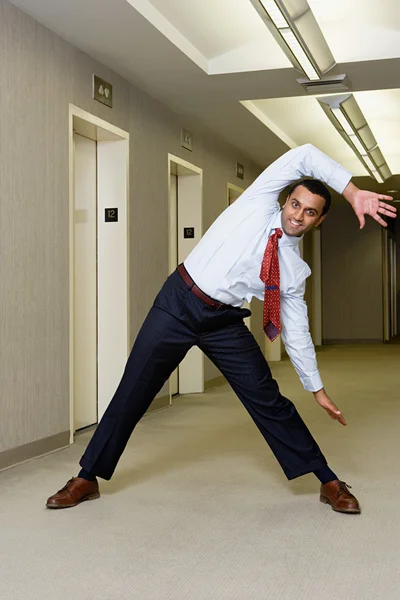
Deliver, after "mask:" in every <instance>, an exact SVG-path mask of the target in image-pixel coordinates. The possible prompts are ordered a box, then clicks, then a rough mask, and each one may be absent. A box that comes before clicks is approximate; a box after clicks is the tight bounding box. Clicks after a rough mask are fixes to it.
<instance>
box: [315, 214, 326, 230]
mask: <svg viewBox="0 0 400 600" xmlns="http://www.w3.org/2000/svg"><path fill="white" fill-rule="evenodd" d="M325 218H326V215H322V217H320V218H319V219H318V221H317V222H316V223H315V225H314V227H319V226H320V225H321V223H322V221H325Z"/></svg>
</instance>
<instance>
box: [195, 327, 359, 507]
mask: <svg viewBox="0 0 400 600" xmlns="http://www.w3.org/2000/svg"><path fill="white" fill-rule="evenodd" d="M199 346H200V347H201V349H202V350H203V352H204V353H205V354H206V355H207V356H208V357H209V358H210V359H211V360H212V361H213V362H214V364H215V365H216V366H217V367H218V368H219V370H220V371H221V372H222V374H223V375H224V376H225V377H226V379H227V381H228V382H229V384H230V385H231V387H232V388H233V390H234V392H235V393H236V394H237V396H238V397H239V399H240V400H241V401H242V403H243V404H244V406H245V407H246V409H247V410H248V412H249V414H250V415H251V417H252V418H253V420H254V422H255V424H256V425H257V427H258V428H259V430H260V431H261V433H262V435H263V436H264V438H265V440H266V441H267V443H268V444H269V446H270V448H271V450H272V451H273V453H274V454H275V456H276V458H277V460H278V462H279V464H280V465H281V467H282V469H283V471H284V473H285V474H286V476H287V478H288V479H294V478H295V477H299V476H300V475H304V474H305V473H310V472H314V473H316V475H317V476H321V477H322V478H324V477H326V476H327V475H329V473H332V471H330V469H329V467H328V466H327V463H326V459H325V457H324V456H323V454H322V452H321V450H320V449H319V447H318V445H317V443H316V442H315V440H314V438H313V437H312V435H311V433H310V431H309V430H308V428H307V426H306V425H305V423H304V421H303V420H302V418H301V417H300V415H299V413H298V412H297V410H296V408H295V406H294V404H293V403H292V402H291V401H290V400H288V399H287V398H285V397H284V396H282V395H281V393H280V392H279V387H278V384H277V382H276V381H275V380H274V379H273V378H272V375H271V371H270V368H269V366H268V363H267V361H266V360H265V358H264V356H263V354H262V352H261V350H260V347H259V346H258V344H257V342H256V340H255V338H254V336H253V335H252V334H251V333H250V331H249V330H248V328H247V327H246V326H245V324H244V323H243V320H238V321H237V322H236V323H234V324H232V325H230V326H228V327H225V328H223V329H220V330H217V331H212V332H207V333H204V334H203V335H202V336H201V338H200V343H199ZM332 476H334V477H335V478H336V476H335V475H334V473H332ZM338 483H341V482H338ZM329 485H330V483H329V484H328V486H329ZM323 487H324V486H323ZM336 487H338V493H340V497H341V502H342V501H343V500H345V494H346V490H344V489H341V490H340V489H339V487H340V486H336ZM335 489H336V488H335ZM348 496H349V498H350V497H351V498H354V497H353V496H352V495H351V494H350V493H349V494H348ZM321 500H322V496H321ZM342 508H343V502H342ZM342 508H340V509H339V510H341V509H342ZM344 509H345V512H359V507H358V503H357V501H356V499H355V498H354V500H352V499H350V500H349V501H348V502H347V504H346V506H344Z"/></svg>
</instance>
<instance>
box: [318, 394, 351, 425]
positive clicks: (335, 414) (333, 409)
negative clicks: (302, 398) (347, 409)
mask: <svg viewBox="0 0 400 600" xmlns="http://www.w3.org/2000/svg"><path fill="white" fill-rule="evenodd" d="M314 397H315V399H316V401H317V402H318V404H319V405H320V406H322V408H323V409H325V410H326V412H327V413H328V415H329V416H330V418H331V419H333V420H334V421H339V423H341V424H342V425H347V423H346V421H345V418H344V416H343V415H342V413H341V412H340V410H339V409H338V407H337V406H336V404H335V403H334V402H332V400H331V399H330V398H329V396H328V394H327V393H326V392H325V390H324V388H322V390H319V391H318V392H314Z"/></svg>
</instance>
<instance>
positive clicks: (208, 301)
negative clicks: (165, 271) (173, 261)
mask: <svg viewBox="0 0 400 600" xmlns="http://www.w3.org/2000/svg"><path fill="white" fill-rule="evenodd" d="M178 273H179V275H180V276H181V277H182V279H183V281H184V282H185V283H186V285H187V286H188V288H189V290H190V291H191V292H192V293H193V294H194V295H195V296H197V297H198V298H200V300H202V301H203V302H205V303H206V304H208V306H212V307H213V308H215V309H216V310H220V309H221V308H229V305H228V304H222V302H217V301H216V300H213V299H212V298H210V296H207V294H205V293H204V292H202V291H201V289H200V288H199V287H198V286H197V285H196V284H195V282H194V281H193V279H192V278H191V277H190V275H189V273H188V272H187V271H186V269H185V266H184V265H183V264H181V265H179V267H178Z"/></svg>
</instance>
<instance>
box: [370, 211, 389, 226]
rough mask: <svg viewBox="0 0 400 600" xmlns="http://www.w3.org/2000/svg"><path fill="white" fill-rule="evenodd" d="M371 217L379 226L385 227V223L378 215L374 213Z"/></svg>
mask: <svg viewBox="0 0 400 600" xmlns="http://www.w3.org/2000/svg"><path fill="white" fill-rule="evenodd" d="M372 217H373V218H374V219H375V221H377V222H378V223H379V225H382V227H387V223H386V222H385V221H384V220H383V219H381V218H380V216H379V215H378V213H376V215H372Z"/></svg>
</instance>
